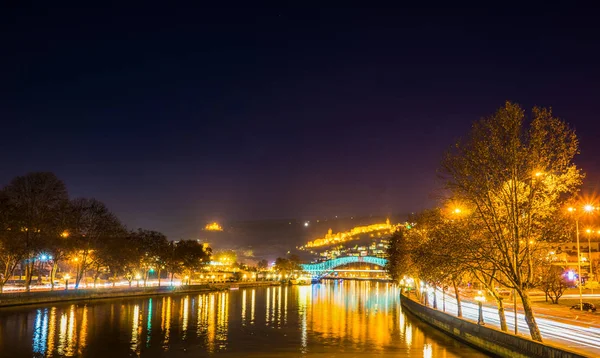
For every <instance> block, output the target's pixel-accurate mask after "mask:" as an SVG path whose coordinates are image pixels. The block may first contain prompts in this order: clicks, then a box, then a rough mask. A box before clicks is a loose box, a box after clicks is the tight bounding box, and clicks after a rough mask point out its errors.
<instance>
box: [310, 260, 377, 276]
mask: <svg viewBox="0 0 600 358" xmlns="http://www.w3.org/2000/svg"><path fill="white" fill-rule="evenodd" d="M352 263H365V264H373V265H377V266H381V267H384V266H385V264H386V263H387V260H386V259H383V258H381V257H373V256H345V257H338V258H335V259H331V260H327V261H323V262H319V263H316V264H302V269H303V270H304V271H306V272H308V273H310V275H311V276H312V277H323V276H326V275H328V274H330V273H332V272H334V271H337V270H335V268H336V267H339V266H344V265H348V264H352ZM343 271H346V270H343ZM360 271H364V270H360ZM369 271H373V272H382V270H369Z"/></svg>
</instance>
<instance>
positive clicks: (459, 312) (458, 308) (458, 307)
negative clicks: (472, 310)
mask: <svg viewBox="0 0 600 358" xmlns="http://www.w3.org/2000/svg"><path fill="white" fill-rule="evenodd" d="M452 286H453V287H454V296H455V297H456V316H457V317H462V303H461V301H460V294H459V293H458V285H457V284H456V280H452Z"/></svg>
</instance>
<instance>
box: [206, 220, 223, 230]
mask: <svg viewBox="0 0 600 358" xmlns="http://www.w3.org/2000/svg"><path fill="white" fill-rule="evenodd" d="M204 230H206V231H223V228H222V227H221V225H219V224H218V223H217V222H213V223H210V224H206V226H205V227H204Z"/></svg>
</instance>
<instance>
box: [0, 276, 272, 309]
mask: <svg viewBox="0 0 600 358" xmlns="http://www.w3.org/2000/svg"><path fill="white" fill-rule="evenodd" d="M271 285H272V282H271V281H258V282H230V283H213V284H203V285H189V286H161V287H155V286H152V287H125V288H121V287H119V288H113V287H102V288H85V289H80V290H68V291H66V290H55V291H38V292H18V293H12V292H11V293H2V294H0V309H2V308H9V307H18V306H31V305H38V304H47V303H61V302H72V301H91V300H101V299H113V298H129V297H131V298H135V297H145V296H155V295H170V294H185V293H197V292H216V291H223V290H230V289H231V288H232V287H234V288H246V287H250V288H251V287H266V286H271Z"/></svg>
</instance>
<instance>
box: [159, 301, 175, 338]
mask: <svg viewBox="0 0 600 358" xmlns="http://www.w3.org/2000/svg"><path fill="white" fill-rule="evenodd" d="M163 302H164V303H163V309H164V310H163V312H164V314H163V324H161V329H162V331H163V332H164V333H163V337H164V338H163V348H165V349H167V347H168V345H169V337H170V334H171V310H172V305H173V300H171V297H167V299H166V300H163Z"/></svg>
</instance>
